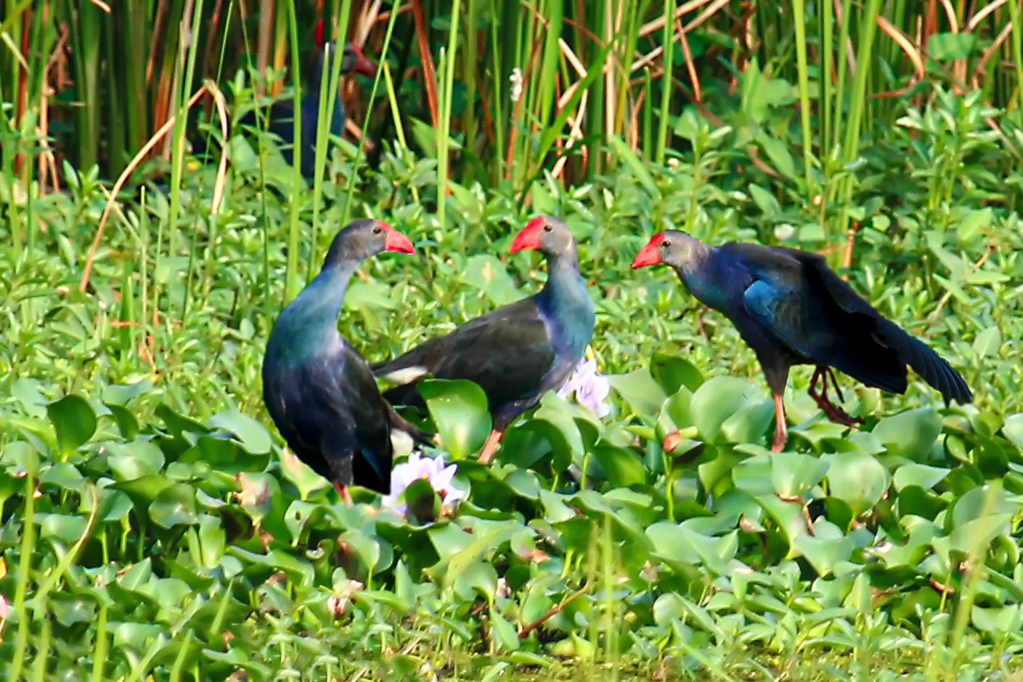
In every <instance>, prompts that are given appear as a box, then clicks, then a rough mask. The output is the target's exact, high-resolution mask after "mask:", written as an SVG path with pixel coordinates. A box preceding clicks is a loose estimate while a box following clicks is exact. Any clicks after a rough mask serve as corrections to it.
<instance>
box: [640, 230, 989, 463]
mask: <svg viewBox="0 0 1023 682" xmlns="http://www.w3.org/2000/svg"><path fill="white" fill-rule="evenodd" d="M662 263H663V264H664V265H668V266H671V267H672V268H673V269H674V270H675V272H676V273H678V276H679V279H681V280H682V283H683V284H684V285H685V286H686V288H687V289H689V291H690V293H692V294H693V296H694V297H695V298H696V300H698V301H700V302H701V303H703V304H705V305H707V306H709V307H711V308H713V309H714V310H717V311H719V312H721V313H723V314H724V315H725V316H726V317H728V319H730V320H731V321H732V323H733V324H734V325H735V327H736V329H738V330H739V336H741V337H742V340H743V341H745V342H746V344H747V345H749V347H750V348H752V349H753V352H754V353H756V355H757V359H758V360H759V361H760V366H761V367H762V368H763V370H764V375H765V377H766V378H767V385H768V386H769V387H770V389H771V393H772V395H773V397H774V405H775V416H776V426H775V432H774V441H773V442H772V444H771V450H772V451H773V452H779V451H781V450H782V449H783V448H784V447H785V442H786V440H787V439H788V425H787V423H786V419H785V406H784V404H783V402H782V394H783V392H784V390H785V384H786V382H787V381H788V376H789V368H790V367H792V366H793V365H800V364H809V365H815V366H816V369H815V371H814V373H813V378H812V379H811V382H810V390H809V393H810V396H811V397H812V398H813V399H814V400H815V401H816V402H817V405H818V407H820V408H821V410H822V411H823V412H824V414H825V415H826V416H827V417H828V418H829V419H831V420H832V421H834V422H836V423H839V424H843V425H845V426H852V424H853V423H856V422H859V423H862V421H863V420H862V419H853V418H852V417H850V416H849V415H848V414H846V412H845V411H844V410H843V409H842V408H841V407H839V406H837V405H835V404H834V403H832V402H831V401H830V400H829V399H828V378H829V377H830V378H831V383H832V384H833V385H834V387H835V392H836V393H837V394H838V398H839V400H842V399H843V398H842V393H841V390H840V389H839V388H838V381H837V380H836V378H835V373H834V371H833V370H832V368H834V369H837V370H839V371H841V372H845V373H846V374H848V375H849V376H851V377H853V378H854V379H856V380H858V381H861V382H863V383H864V384H866V385H867V386H871V387H873V388H880V389H881V390H883V391H888V392H889V393H900V394H901V393H905V392H906V386H907V380H906V365H909V366H910V367H912V368H913V369H914V370H915V371H916V373H917V374H919V375H920V376H921V377H923V379H924V381H926V382H927V383H928V384H930V385H931V386H933V387H934V388H936V389H938V390H939V391H941V395H942V397H943V398H944V399H945V404H946V405H948V404H949V402H950V401H952V400H955V401H956V402H958V403H960V404H965V403H968V402H970V401H971V400H973V396H972V395H971V394H970V389H969V387H967V385H966V382H965V381H964V380H963V378H962V376H960V374H959V373H958V372H957V371H955V370H954V369H952V367H951V366H950V365H949V364H948V363H947V362H945V360H943V359H942V358H941V357H939V356H938V354H937V353H935V352H934V351H933V350H931V349H930V348H928V347H927V346H925V345H924V344H923V342H921V341H920V340H919V339H916V338H914V337H912V336H910V335H909V334H907V333H906V332H905V331H903V330H902V329H900V328H899V327H897V326H896V325H895V324H894V323H893V322H891V321H890V320H888V319H886V318H884V317H882V316H881V313H879V312H877V311H876V310H875V309H874V308H873V307H871V305H870V304H869V303H867V302H866V301H865V300H863V299H862V298H861V297H860V296H859V295H858V294H857V293H856V292H855V291H854V290H853V288H852V287H850V286H849V285H848V284H846V283H845V282H844V281H842V279H841V278H840V277H839V276H838V275H836V274H835V272H834V271H833V270H831V268H829V267H828V266H827V264H826V263H825V262H824V259H823V258H822V257H821V256H819V255H817V254H815V253H806V252H804V251H799V250H796V249H787V248H783V247H768V246H761V245H759V244H740V243H736V242H732V243H729V244H724V245H722V246H719V247H713V246H708V245H707V244H704V243H703V242H701V241H699V240H697V239H694V238H693V237H690V236H689V235H688V234H686V233H684V232H679V231H677V230H668V231H666V232H662V233H661V234H658V235H656V236H654V238H653V239H651V240H650V243H649V244H647V246H646V247H644V248H643V250H642V251H640V252H639V254H638V255H637V256H636V259H635V260H634V261H633V262H632V267H633V268H640V267H644V266H647V265H658V264H662ZM819 380H823V386H822V389H821V391H820V392H819V393H818V392H817V382H818V381H819Z"/></svg>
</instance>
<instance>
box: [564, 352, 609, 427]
mask: <svg viewBox="0 0 1023 682" xmlns="http://www.w3.org/2000/svg"><path fill="white" fill-rule="evenodd" d="M573 393H574V394H575V401H576V402H577V403H579V404H580V405H582V406H584V407H588V408H589V409H591V410H593V412H594V414H596V415H597V416H598V417H606V416H607V415H609V414H610V413H611V405H610V404H609V403H608V402H607V396H608V395H609V394H610V393H611V382H610V381H609V380H608V378H607V377H606V376H604V375H603V374H601V373H599V372H598V371H597V361H596V360H585V359H584V360H583V361H582V362H580V363H579V365H578V366H577V367H576V368H575V372H573V373H572V376H571V377H569V378H568V381H566V382H565V385H564V386H562V387H561V388H560V389H558V395H560V396H561V397H562V398H568V396H570V395H572V394H573Z"/></svg>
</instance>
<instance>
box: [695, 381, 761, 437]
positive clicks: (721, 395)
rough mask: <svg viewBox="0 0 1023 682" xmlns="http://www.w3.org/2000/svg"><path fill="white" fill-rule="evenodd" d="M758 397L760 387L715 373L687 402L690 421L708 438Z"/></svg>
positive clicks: (715, 434)
mask: <svg viewBox="0 0 1023 682" xmlns="http://www.w3.org/2000/svg"><path fill="white" fill-rule="evenodd" d="M759 397H760V389H758V388H757V387H755V386H753V385H752V384H751V383H749V382H748V381H744V380H743V379H739V378H738V377H733V376H728V375H719V376H716V377H711V378H710V379H708V380H707V381H706V382H704V383H703V385H701V386H700V387H699V388H698V389H697V390H696V392H695V393H693V399H692V401H691V402H690V404H689V410H690V414H691V416H692V420H693V424H694V425H695V426H696V428H697V429H698V430H699V432H700V435H701V436H702V437H703V438H704V439H705V440H708V441H712V440H714V439H715V438H717V435H718V433H719V432H720V431H721V425H722V424H724V423H725V420H727V419H728V418H729V417H730V416H732V415H733V414H735V413H736V412H738V411H739V410H740V409H742V408H743V407H745V406H746V405H749V404H750V403H752V402H753V401H754V400H756V399H758V398H759Z"/></svg>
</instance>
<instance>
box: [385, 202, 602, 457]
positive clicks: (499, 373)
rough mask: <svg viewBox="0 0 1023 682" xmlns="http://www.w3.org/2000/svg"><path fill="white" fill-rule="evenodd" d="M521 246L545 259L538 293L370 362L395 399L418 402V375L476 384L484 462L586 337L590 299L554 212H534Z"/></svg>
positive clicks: (568, 367) (568, 370) (557, 383)
mask: <svg viewBox="0 0 1023 682" xmlns="http://www.w3.org/2000/svg"><path fill="white" fill-rule="evenodd" d="M523 249H535V250H538V251H539V252H540V253H542V254H543V255H544V257H546V259H547V266H548V270H549V274H548V277H547V284H546V286H544V288H543V289H542V290H541V291H540V292H539V293H538V294H536V295H534V296H531V297H529V298H525V299H522V300H521V301H516V302H515V303H512V304H510V305H506V306H503V307H501V308H498V309H497V310H494V311H492V312H490V313H487V314H486V315H483V316H482V317H477V318H476V319H474V320H471V321H470V322H467V323H466V324H464V325H462V326H461V327H458V328H457V329H455V330H454V331H453V332H451V333H450V334H448V335H447V336H441V337H437V338H434V339H430V340H429V341H426V342H425V343H423V344H421V345H419V346H417V347H416V348H413V349H412V350H410V351H408V352H407V353H405V354H404V355H402V356H400V357H398V358H395V359H393V360H388V361H386V362H380V363H377V364H374V365H373V373H374V374H376V375H377V376H378V377H380V378H382V379H385V380H388V381H391V382H393V383H397V384H399V385H398V386H396V387H395V388H392V389H390V390H388V391H385V392H384V398H385V399H387V400H388V401H390V402H391V403H392V404H396V405H419V406H421V405H422V398H421V396H420V395H419V393H418V392H417V391H416V390H415V387H416V384H417V383H418V381H419V379H420V378H421V377H423V376H426V375H431V376H433V377H436V378H439V379H469V380H470V381H473V382H475V383H476V384H478V385H479V386H480V388H482V389H483V391H484V393H486V395H487V402H488V404H489V407H490V413H491V415H492V417H493V431H492V432H491V434H490V437H489V438H488V439H487V442H486V444H485V445H484V447H483V450H482V451H481V452H480V455H479V461H480V462H482V463H484V464H486V463H489V462H490V460H491V459H493V456H494V452H495V451H496V450H497V445H498V443H499V442H500V440H501V436H502V435H503V434H504V430H505V429H506V428H507V427H508V425H509V424H511V422H512V421H514V420H515V419H516V418H517V417H518V416H519V415H521V414H522V413H523V412H525V411H526V410H528V409H530V408H531V407H533V406H534V405H536V404H537V403H538V402H539V401H540V398H541V397H542V396H543V394H544V393H546V392H547V391H549V390H557V389H558V388H560V387H561V385H562V384H564V383H565V381H567V380H568V378H569V377H570V376H571V375H572V372H573V371H574V370H575V368H576V366H577V365H578V364H579V361H580V360H582V357H583V352H584V351H585V350H586V346H587V345H588V344H589V343H590V339H591V338H592V337H593V325H594V313H593V301H592V300H591V299H590V295H589V292H588V291H587V290H586V282H585V280H583V278H582V276H581V275H580V274H579V260H578V256H577V255H576V247H575V240H574V239H573V238H572V233H571V232H570V231H569V229H568V226H567V225H565V223H564V222H562V221H561V220H559V219H558V218H553V217H549V216H541V217H538V218H534V219H533V220H531V221H530V222H529V224H528V225H526V227H525V228H524V229H523V230H522V231H521V232H520V233H519V234H518V236H516V237H515V241H514V242H512V247H511V252H512V253H515V252H517V251H521V250H523Z"/></svg>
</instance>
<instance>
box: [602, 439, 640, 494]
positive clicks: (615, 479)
mask: <svg viewBox="0 0 1023 682" xmlns="http://www.w3.org/2000/svg"><path fill="white" fill-rule="evenodd" d="M590 454H591V455H593V456H594V457H595V458H596V459H597V461H598V462H600V467H601V469H603V470H604V476H605V478H606V480H607V482H608V483H610V484H611V485H612V486H613V487H615V488H626V487H628V486H631V485H639V484H642V483H646V480H647V475H646V469H644V468H643V462H642V460H640V458H639V457H637V456H636V454H635V453H634V452H632V451H630V450H626V449H625V448H616V447H614V446H610V445H603V444H600V445H595V446H594V447H593V448H591V450H590Z"/></svg>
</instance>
